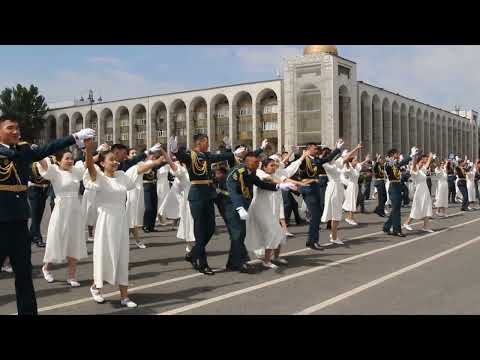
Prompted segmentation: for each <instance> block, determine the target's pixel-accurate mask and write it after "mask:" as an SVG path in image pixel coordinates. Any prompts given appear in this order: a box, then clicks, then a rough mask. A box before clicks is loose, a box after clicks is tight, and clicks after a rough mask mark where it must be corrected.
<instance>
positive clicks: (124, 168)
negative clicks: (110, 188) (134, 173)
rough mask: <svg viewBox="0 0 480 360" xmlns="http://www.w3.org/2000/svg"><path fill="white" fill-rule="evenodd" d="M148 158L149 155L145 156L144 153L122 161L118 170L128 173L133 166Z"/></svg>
mask: <svg viewBox="0 0 480 360" xmlns="http://www.w3.org/2000/svg"><path fill="white" fill-rule="evenodd" d="M146 157H147V155H146V154H145V152H142V153H141V154H139V155H137V156H135V157H134V158H132V159H128V160H124V161H120V165H118V169H117V170H119V171H124V172H126V171H127V170H128V169H130V168H131V167H132V166H134V165H137V164H138V163H139V162H140V161H143V160H145V159H146Z"/></svg>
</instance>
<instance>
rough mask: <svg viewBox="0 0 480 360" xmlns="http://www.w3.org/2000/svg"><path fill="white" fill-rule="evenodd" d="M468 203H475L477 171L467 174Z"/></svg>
mask: <svg viewBox="0 0 480 360" xmlns="http://www.w3.org/2000/svg"><path fill="white" fill-rule="evenodd" d="M466 175H467V176H466V177H467V191H468V202H475V200H476V199H475V196H476V194H475V170H471V171H469V172H467V174H466Z"/></svg>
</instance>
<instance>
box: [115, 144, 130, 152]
mask: <svg viewBox="0 0 480 360" xmlns="http://www.w3.org/2000/svg"><path fill="white" fill-rule="evenodd" d="M117 149H118V150H125V151H127V152H128V146H127V145H123V144H113V145H112V148H111V150H112V151H115V150H117Z"/></svg>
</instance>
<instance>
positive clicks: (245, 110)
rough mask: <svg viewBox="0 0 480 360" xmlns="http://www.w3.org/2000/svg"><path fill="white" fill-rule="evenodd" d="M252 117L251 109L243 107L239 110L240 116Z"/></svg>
mask: <svg viewBox="0 0 480 360" xmlns="http://www.w3.org/2000/svg"><path fill="white" fill-rule="evenodd" d="M248 115H252V108H249V107H245V108H241V109H240V116H248Z"/></svg>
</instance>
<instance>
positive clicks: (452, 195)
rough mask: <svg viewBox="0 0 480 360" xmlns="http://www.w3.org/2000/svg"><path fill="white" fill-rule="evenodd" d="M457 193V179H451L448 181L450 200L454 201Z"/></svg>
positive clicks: (450, 201)
mask: <svg viewBox="0 0 480 360" xmlns="http://www.w3.org/2000/svg"><path fill="white" fill-rule="evenodd" d="M456 195H457V189H456V188H455V180H449V181H448V202H449V203H454V202H455V196H456Z"/></svg>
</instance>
